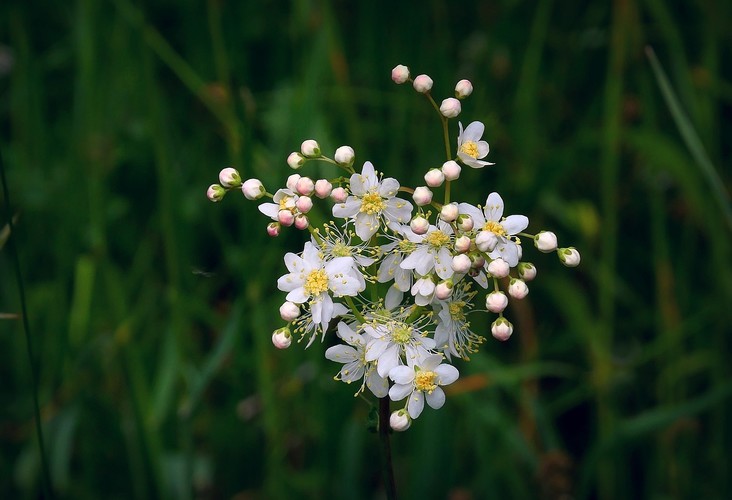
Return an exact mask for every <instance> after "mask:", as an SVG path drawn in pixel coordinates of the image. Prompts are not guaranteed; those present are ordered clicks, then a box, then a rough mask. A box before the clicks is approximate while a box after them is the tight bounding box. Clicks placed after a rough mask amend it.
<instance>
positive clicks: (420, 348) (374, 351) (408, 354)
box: [364, 319, 435, 377]
mask: <svg viewBox="0 0 732 500" xmlns="http://www.w3.org/2000/svg"><path fill="white" fill-rule="evenodd" d="M364 331H365V332H366V333H367V334H368V335H369V337H370V340H369V342H368V344H367V345H366V361H375V362H376V369H377V371H378V372H379V375H381V376H382V377H386V376H387V375H388V374H389V370H391V369H392V368H394V367H395V366H399V365H400V364H403V363H404V361H406V363H407V365H408V366H414V364H415V363H417V362H418V361H420V360H422V359H424V358H425V357H427V356H429V355H430V354H431V350H432V349H434V347H435V341H434V340H433V339H431V338H429V337H427V336H425V334H424V333H422V332H421V331H420V328H419V326H417V325H415V324H411V323H405V322H404V321H402V320H400V319H395V320H388V321H384V322H379V321H374V322H372V323H369V324H367V325H366V326H365V327H364ZM403 358H404V359H403Z"/></svg>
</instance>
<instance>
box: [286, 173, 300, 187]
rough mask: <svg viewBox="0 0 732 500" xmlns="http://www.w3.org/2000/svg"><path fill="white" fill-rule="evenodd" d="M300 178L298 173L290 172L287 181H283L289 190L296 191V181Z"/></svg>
mask: <svg viewBox="0 0 732 500" xmlns="http://www.w3.org/2000/svg"><path fill="white" fill-rule="evenodd" d="M299 180H300V174H292V175H291V176H289V177H288V178H287V182H285V186H287V189H289V190H290V191H297V181H299Z"/></svg>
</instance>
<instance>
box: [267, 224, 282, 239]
mask: <svg viewBox="0 0 732 500" xmlns="http://www.w3.org/2000/svg"><path fill="white" fill-rule="evenodd" d="M280 228H281V226H280V223H279V222H270V223H269V224H267V234H268V235H270V236H272V237H273V238H275V237H277V236H279V235H280Z"/></svg>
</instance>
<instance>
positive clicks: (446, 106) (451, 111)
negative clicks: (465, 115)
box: [440, 97, 462, 118]
mask: <svg viewBox="0 0 732 500" xmlns="http://www.w3.org/2000/svg"><path fill="white" fill-rule="evenodd" d="M461 110H462V107H461V106H460V101H458V100H457V99H455V98H454V97H448V98H447V99H444V100H443V101H442V104H440V113H442V116H444V117H445V118H455V117H456V116H457V115H459V114H460V111H461Z"/></svg>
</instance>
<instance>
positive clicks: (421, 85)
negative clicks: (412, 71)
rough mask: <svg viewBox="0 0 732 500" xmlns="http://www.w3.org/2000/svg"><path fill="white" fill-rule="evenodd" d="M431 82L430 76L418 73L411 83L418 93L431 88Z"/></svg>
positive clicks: (424, 92) (423, 92) (425, 91)
mask: <svg viewBox="0 0 732 500" xmlns="http://www.w3.org/2000/svg"><path fill="white" fill-rule="evenodd" d="M432 83H433V82H432V78H430V77H429V76H427V75H419V76H418V77H416V78H415V79H414V83H412V85H413V86H414V90H416V91H417V92H419V93H420V94H426V93H427V92H429V91H430V90H431V89H432Z"/></svg>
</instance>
